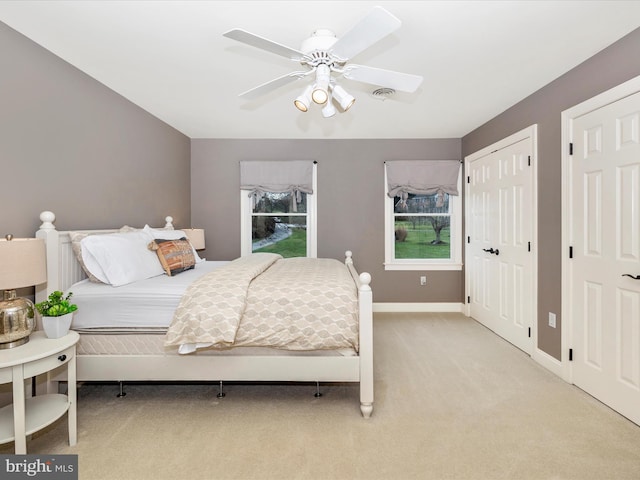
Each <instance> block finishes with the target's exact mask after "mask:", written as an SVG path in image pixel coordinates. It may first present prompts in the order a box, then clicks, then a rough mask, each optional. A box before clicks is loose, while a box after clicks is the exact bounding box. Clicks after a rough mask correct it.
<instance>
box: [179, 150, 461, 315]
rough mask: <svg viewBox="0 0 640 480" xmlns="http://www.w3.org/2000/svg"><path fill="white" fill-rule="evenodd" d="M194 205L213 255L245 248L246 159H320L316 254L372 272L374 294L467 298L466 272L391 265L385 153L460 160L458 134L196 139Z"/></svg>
mask: <svg viewBox="0 0 640 480" xmlns="http://www.w3.org/2000/svg"><path fill="white" fill-rule="evenodd" d="M191 145H192V148H191V172H192V181H191V212H192V223H193V226H195V227H201V228H204V229H205V231H206V245H207V249H206V251H205V252H204V253H203V254H204V255H205V256H206V257H207V258H211V259H220V260H223V259H233V258H235V257H237V256H239V255H240V192H239V188H238V187H239V185H240V178H239V174H240V169H239V165H238V162H239V161H240V160H275V159H282V160H316V161H317V162H318V256H319V257H330V258H336V259H340V260H342V259H344V252H345V251H346V250H352V251H353V254H354V261H355V263H356V267H357V268H358V270H359V271H367V272H369V273H371V275H372V277H373V281H372V288H373V294H374V301H376V302H461V301H462V298H463V284H464V282H463V281H462V274H461V272H449V271H446V272H435V271H434V272H428V273H427V286H425V287H421V286H420V285H419V281H418V280H419V276H420V275H423V274H424V272H421V271H412V272H398V271H385V270H384V266H383V262H384V161H385V160H411V159H425V160H436V159H442V160H459V159H460V140H459V139H442V140H439V139H432V140H428V139H424V140H207V139H202V140H192V143H191Z"/></svg>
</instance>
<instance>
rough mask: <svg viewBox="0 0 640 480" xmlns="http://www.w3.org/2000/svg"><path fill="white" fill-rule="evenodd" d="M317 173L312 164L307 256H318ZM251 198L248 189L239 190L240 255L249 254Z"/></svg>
mask: <svg viewBox="0 0 640 480" xmlns="http://www.w3.org/2000/svg"><path fill="white" fill-rule="evenodd" d="M317 177H318V175H317V164H316V163H314V164H313V179H312V185H313V193H312V194H307V257H311V258H316V257H317V256H318V241H317V239H318V178H317ZM252 207H253V203H252V199H251V196H250V191H249V190H240V255H241V256H245V255H249V254H251V252H252V249H251V246H252V241H251V214H252V213H253V212H252Z"/></svg>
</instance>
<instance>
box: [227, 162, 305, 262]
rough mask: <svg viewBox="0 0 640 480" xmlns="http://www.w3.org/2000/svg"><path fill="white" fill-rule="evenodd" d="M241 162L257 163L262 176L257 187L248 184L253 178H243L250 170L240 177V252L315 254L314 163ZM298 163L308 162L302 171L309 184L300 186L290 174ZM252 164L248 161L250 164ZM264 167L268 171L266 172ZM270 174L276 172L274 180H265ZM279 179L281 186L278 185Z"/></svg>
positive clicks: (303, 255)
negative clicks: (305, 169) (249, 179)
mask: <svg viewBox="0 0 640 480" xmlns="http://www.w3.org/2000/svg"><path fill="white" fill-rule="evenodd" d="M242 163H248V164H250V163H253V164H257V163H259V164H260V165H259V167H260V171H258V173H257V175H258V176H259V177H260V179H261V180H260V182H259V183H256V184H255V185H260V187H259V188H250V187H251V185H253V184H254V182H253V181H251V182H249V183H251V185H249V184H248V183H247V180H246V179H247V178H249V177H250V176H251V175H252V174H247V175H246V176H244V177H243V178H241V187H245V188H241V190H240V193H241V200H240V205H241V214H242V221H241V242H242V245H241V254H242V255H248V254H249V253H253V252H272V253H279V254H280V255H282V256H283V257H305V256H306V257H316V256H317V247H316V198H317V193H316V191H317V185H316V164H315V163H313V162H292V161H290V162H287V161H280V162H241V164H242ZM301 163H304V164H308V166H309V168H308V170H307V173H305V174H304V175H305V176H306V175H307V174H308V176H309V177H310V178H309V182H310V183H309V188H305V187H301V186H300V183H299V179H294V178H291V175H295V171H296V167H297V166H299V165H295V164H301ZM254 166H255V165H248V167H249V168H252V167H254ZM304 166H305V165H302V166H301V167H304ZM265 167H266V168H267V169H268V170H269V172H268V173H265ZM274 172H275V173H274ZM272 174H273V175H276V176H278V178H277V180H273V178H275V177H273V176H272V179H271V180H268V181H267V180H266V177H268V176H269V175H272ZM280 174H282V176H281V177H280V176H279V175H280ZM242 176H243V175H242V174H241V177H242ZM280 183H282V185H284V186H282V187H279V186H277V185H278V184H280ZM267 184H269V185H271V186H266V185H267ZM298 187H300V188H298ZM270 190H277V191H270ZM283 190H284V191H283ZM303 190H306V191H303Z"/></svg>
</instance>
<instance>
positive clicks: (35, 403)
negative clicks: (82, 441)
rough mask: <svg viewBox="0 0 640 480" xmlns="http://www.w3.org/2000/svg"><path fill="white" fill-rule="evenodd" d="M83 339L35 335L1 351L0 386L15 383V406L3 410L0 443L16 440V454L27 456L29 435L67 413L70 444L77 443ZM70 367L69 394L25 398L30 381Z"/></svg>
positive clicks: (36, 333)
mask: <svg viewBox="0 0 640 480" xmlns="http://www.w3.org/2000/svg"><path fill="white" fill-rule="evenodd" d="M79 339H80V336H79V335H78V334H77V333H76V332H73V331H71V332H69V333H68V334H67V335H65V336H64V337H61V338H55V339H50V338H47V337H46V336H45V335H44V332H42V331H37V332H33V333H32V334H31V335H30V336H29V341H28V342H27V343H25V344H24V345H20V346H19V347H14V348H11V349H8V350H0V384H3V383H12V384H13V404H11V405H7V406H5V407H3V408H1V409H0V444H2V443H7V442H11V441H15V453H16V454H26V453H27V436H28V435H31V434H32V433H35V432H37V431H38V430H41V429H42V428H44V427H46V426H47V425H50V424H52V423H53V422H55V421H56V420H58V419H59V418H60V417H62V416H63V415H64V414H65V413H67V412H68V419H69V445H75V444H76V442H77V417H76V343H78V340H79ZM62 365H66V366H67V369H68V371H67V379H68V383H67V388H68V391H67V395H62V394H58V393H47V394H44V395H38V396H35V397H29V398H27V397H26V394H25V386H24V385H25V382H24V380H25V379H27V378H31V377H35V376H37V375H40V374H43V373H46V372H50V371H51V370H54V369H56V368H58V367H60V366H62Z"/></svg>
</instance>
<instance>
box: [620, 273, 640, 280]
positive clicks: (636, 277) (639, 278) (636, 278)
mask: <svg viewBox="0 0 640 480" xmlns="http://www.w3.org/2000/svg"><path fill="white" fill-rule="evenodd" d="M622 276H623V277H631V278H633V279H634V280H640V275H636V276H633V275H631V274H630V273H624V274H622Z"/></svg>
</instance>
